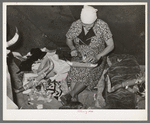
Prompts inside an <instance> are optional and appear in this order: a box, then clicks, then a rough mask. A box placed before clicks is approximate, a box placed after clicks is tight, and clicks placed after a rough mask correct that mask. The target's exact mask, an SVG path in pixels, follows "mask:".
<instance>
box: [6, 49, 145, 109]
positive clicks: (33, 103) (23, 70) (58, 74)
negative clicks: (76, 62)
mask: <svg viewBox="0 0 150 123" xmlns="http://www.w3.org/2000/svg"><path fill="white" fill-rule="evenodd" d="M37 49H38V48H37ZM40 50H41V51H42V52H44V55H43V56H42V57H41V54H40V55H39V54H37V53H36V55H37V56H36V58H37V59H34V60H33V61H32V62H31V61H30V60H29V57H30V59H31V57H32V55H33V54H30V53H31V51H30V52H29V53H28V54H27V55H26V56H24V57H28V59H26V60H25V61H20V60H18V59H16V58H14V57H11V58H9V59H11V60H10V61H9V63H8V68H9V72H10V76H11V82H12V88H14V89H19V88H21V87H22V86H25V85H30V84H29V83H32V86H31V87H29V88H28V89H27V90H25V91H23V92H21V93H15V92H14V91H13V101H14V103H15V104H16V105H17V107H18V109H79V108H80V109H81V108H82V109H104V108H106V107H107V101H106V100H107V97H108V96H107V93H108V91H109V90H108V89H109V83H108V81H109V80H108V76H107V75H109V79H110V80H111V81H110V83H111V87H112V86H113V85H115V83H113V82H114V80H113V79H114V78H115V75H112V74H110V73H111V72H110V69H111V70H112V68H113V66H115V65H117V64H118V63H120V64H121V65H119V64H118V65H117V66H115V67H114V68H113V69H114V71H113V73H115V72H116V73H115V74H116V76H118V75H119V73H120V76H121V75H123V74H126V75H127V74H130V72H131V71H132V73H131V74H133V73H136V72H137V71H136V70H135V67H134V69H131V68H132V66H133V64H132V61H131V62H130V63H131V64H132V65H131V64H130V65H129V64H127V63H126V62H125V60H127V61H128V60H129V59H132V56H131V55H127V54H121V55H117V54H113V55H111V56H108V58H109V60H107V64H109V65H106V67H105V70H104V71H105V72H104V73H103V75H102V77H101V79H100V81H99V83H98V85H97V86H96V87H95V88H94V89H92V90H89V89H86V90H84V91H83V92H82V93H80V94H79V97H78V99H79V101H78V102H75V103H72V104H70V105H71V106H68V107H67V106H66V107H65V108H63V105H62V103H61V99H60V97H61V96H62V95H65V94H67V93H68V92H69V91H70V90H71V89H72V87H73V86H74V83H68V82H67V81H66V78H67V75H68V72H69V70H70V67H72V65H73V64H72V62H71V61H69V60H66V59H69V58H67V57H66V58H63V57H62V56H60V54H58V53H57V52H56V50H48V49H44V48H43V49H40ZM61 53H62V52H61ZM46 57H47V58H48V59H49V60H50V64H51V63H53V67H52V70H51V72H50V74H49V77H48V78H46V79H43V80H41V81H40V83H39V84H38V85H36V86H35V84H34V81H35V78H36V77H37V76H39V74H38V72H39V71H38V70H39V66H40V64H41V62H42V60H43V59H44V58H46ZM108 58H107V59H108ZM27 60H28V61H27ZM108 62H109V63H108ZM50 64H48V65H50ZM85 64H86V63H85ZM110 64H111V66H110ZM48 65H47V64H45V65H43V68H44V67H46V66H48ZM88 65H89V64H88ZM91 65H92V64H91ZM137 65H138V64H137ZM40 67H41V66H40ZM118 68H119V71H120V72H119V73H117V72H118V71H117V69H118ZM129 68H130V69H129ZM91 69H92V67H91ZM127 69H128V70H130V71H128V70H127ZM139 69H140V73H139V74H140V77H141V76H142V77H144V76H145V66H144V65H139ZM41 70H42V69H41ZM115 70H116V71H115ZM126 70H127V71H128V73H127V71H126ZM121 73H122V74H121ZM131 74H130V75H131ZM111 75H112V76H111ZM113 77H114V78H113ZM117 79H118V80H119V81H118V83H119V82H120V81H121V80H122V81H128V80H132V79H131V78H130V77H127V76H126V78H123V77H122V78H121V79H120V78H117ZM133 79H135V78H133ZM137 80H138V79H137ZM143 81H144V82H143ZM143 81H142V82H141V83H140V84H135V85H136V87H137V88H138V91H137V92H136V93H135V94H136V107H135V108H136V109H145V85H144V84H145V78H144V79H143ZM115 82H116V80H115ZM135 85H131V86H132V87H131V89H133V88H135ZM129 86H130V85H129ZM129 86H128V85H127V86H125V87H123V88H125V89H127V88H128V87H129ZM129 88H130V87H129ZM12 90H13V89H12ZM133 90H134V89H133ZM9 93H10V92H7V94H9ZM110 93H113V92H110ZM108 103H109V101H108ZM117 105H118V104H117Z"/></svg>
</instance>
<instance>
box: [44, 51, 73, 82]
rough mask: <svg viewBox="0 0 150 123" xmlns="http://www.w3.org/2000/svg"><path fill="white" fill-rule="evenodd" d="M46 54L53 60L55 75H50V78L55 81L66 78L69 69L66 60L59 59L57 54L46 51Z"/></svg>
mask: <svg viewBox="0 0 150 123" xmlns="http://www.w3.org/2000/svg"><path fill="white" fill-rule="evenodd" d="M46 55H47V56H48V58H49V59H51V60H52V61H53V63H54V69H53V71H54V72H55V73H56V75H55V76H54V77H51V78H50V79H51V80H56V81H62V80H64V79H66V77H67V75H68V72H69V70H70V65H69V64H68V63H67V62H66V61H64V60H61V59H59V58H58V55H57V54H53V53H47V54H46Z"/></svg>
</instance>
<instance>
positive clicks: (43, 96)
mask: <svg viewBox="0 0 150 123" xmlns="http://www.w3.org/2000/svg"><path fill="white" fill-rule="evenodd" d="M44 58H48V59H49V60H51V62H53V64H54V67H53V69H52V71H51V72H50V73H54V74H51V76H50V77H49V78H47V77H46V79H44V80H41V81H40V82H39V86H37V87H35V86H33V87H32V88H31V89H30V90H27V91H25V92H24V94H28V95H29V97H36V98H33V99H34V101H35V100H39V99H40V100H43V101H45V103H48V102H51V101H52V99H53V98H55V99H57V100H58V101H60V99H59V97H60V96H61V95H62V94H65V93H67V92H68V86H67V82H66V77H67V74H68V71H69V70H70V65H68V64H67V62H66V61H64V60H60V59H59V57H58V55H57V54H55V52H51V53H49V52H48V53H47V54H46V55H45V56H44V57H43V59H44ZM41 62H42V60H39V61H38V62H35V63H34V64H33V65H32V70H33V71H32V72H33V73H25V74H24V82H23V83H24V85H25V84H27V83H31V82H33V81H34V80H35V78H36V77H37V76H38V74H37V73H38V72H40V71H39V67H40V63H41ZM42 66H45V65H42ZM40 69H41V70H42V68H40ZM33 92H34V93H33Z"/></svg>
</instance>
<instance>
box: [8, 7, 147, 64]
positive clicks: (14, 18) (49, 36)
mask: <svg viewBox="0 0 150 123" xmlns="http://www.w3.org/2000/svg"><path fill="white" fill-rule="evenodd" d="M93 7H95V8H97V9H98V18H100V19H102V20H104V21H105V22H107V23H108V25H109V27H110V30H111V32H112V34H113V39H114V43H115V49H114V51H113V52H114V53H121V54H131V55H134V56H135V57H136V58H137V60H138V62H139V64H141V65H144V64H145V6H144V5H136V6H135V5H130V6H100V5H98V6H93ZM81 9H82V6H67V5H66V6H21V5H19V6H8V7H7V40H9V39H11V38H12V37H13V35H14V33H15V26H16V27H17V28H18V30H19V35H20V38H19V41H18V42H17V44H16V45H14V46H13V47H12V50H15V51H19V52H20V53H21V54H22V55H25V54H26V53H27V52H29V51H30V49H31V48H34V47H41V48H42V47H47V48H48V49H55V48H56V47H62V48H64V49H66V50H68V47H67V45H66V37H65V34H66V32H67V31H68V29H69V27H70V25H71V23H72V22H73V21H75V20H77V19H79V17H80V11H81Z"/></svg>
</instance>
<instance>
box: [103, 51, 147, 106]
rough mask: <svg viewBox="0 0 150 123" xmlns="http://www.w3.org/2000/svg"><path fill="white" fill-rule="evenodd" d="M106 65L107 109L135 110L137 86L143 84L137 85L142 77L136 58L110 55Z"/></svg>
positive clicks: (127, 55) (125, 55)
mask: <svg viewBox="0 0 150 123" xmlns="http://www.w3.org/2000/svg"><path fill="white" fill-rule="evenodd" d="M108 64H109V68H108V71H107V73H106V74H105V83H106V93H105V98H106V104H107V106H108V108H115V109H116V108H119V109H120V108H121V109H134V108H136V105H137V103H138V101H137V99H138V98H137V97H138V92H139V88H138V86H137V85H138V84H141V83H143V82H145V81H143V80H142V81H140V83H137V82H138V80H139V78H142V76H143V75H142V74H141V69H140V65H139V64H138V62H137V60H136V58H135V57H134V56H132V55H129V54H112V55H110V56H109V57H108ZM112 88H113V89H112Z"/></svg>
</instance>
